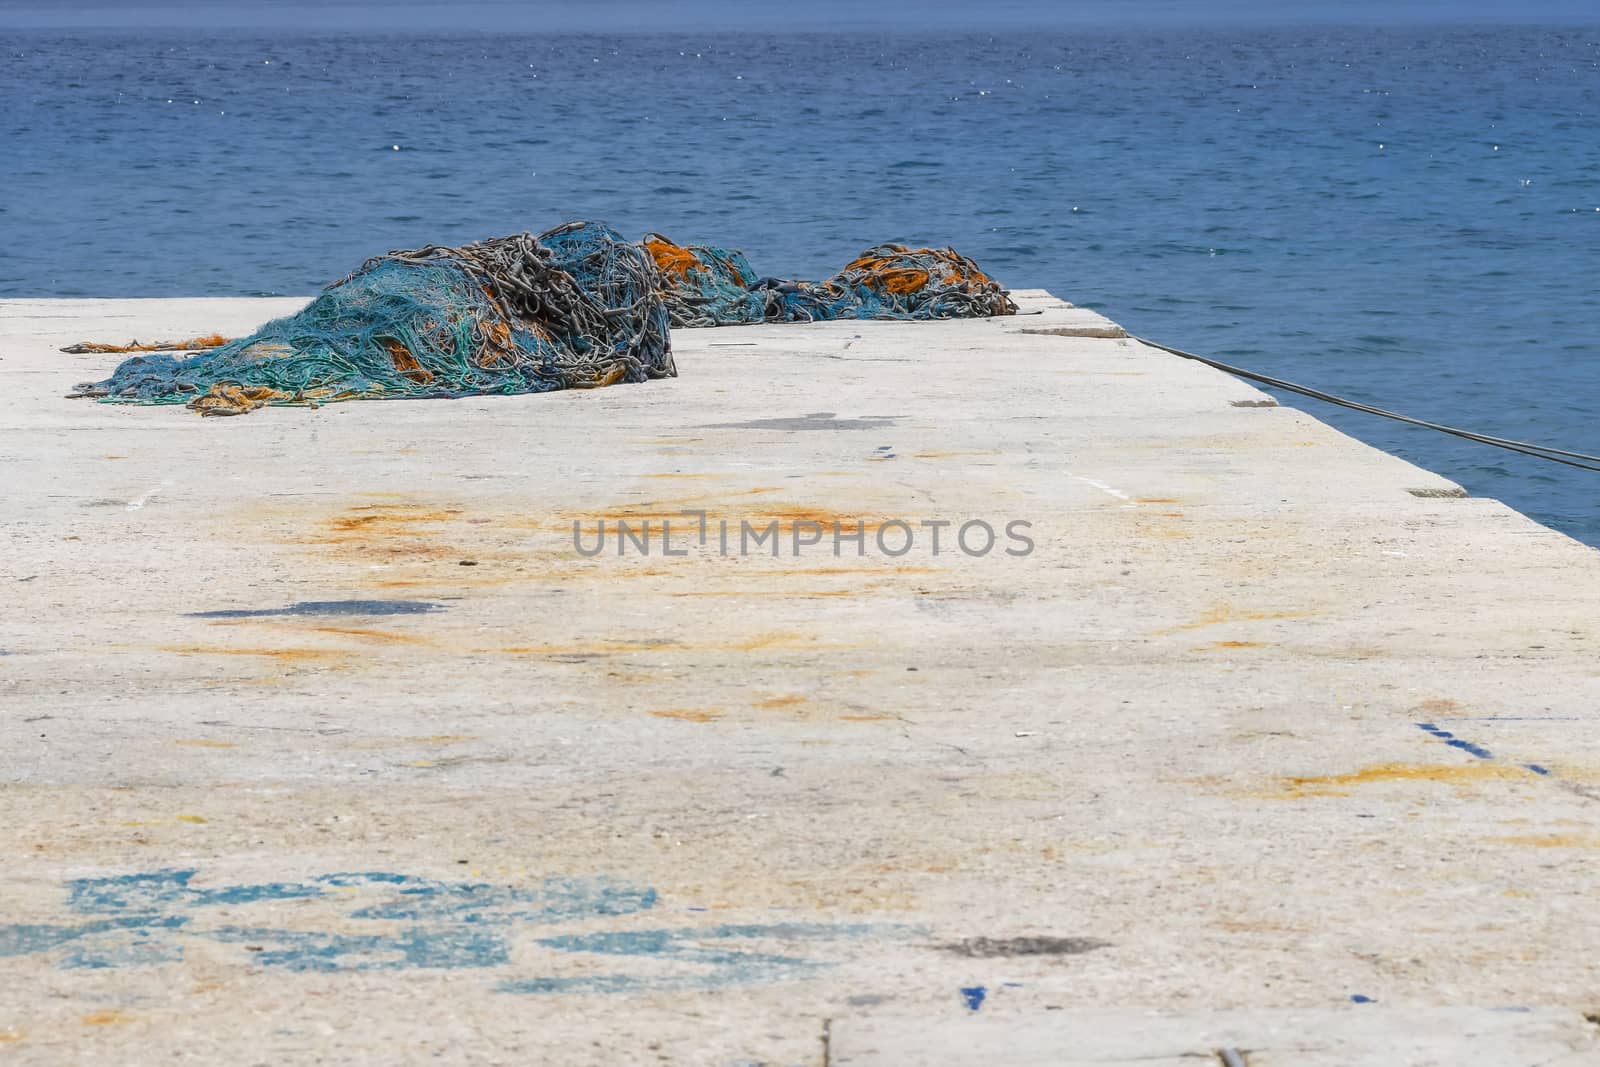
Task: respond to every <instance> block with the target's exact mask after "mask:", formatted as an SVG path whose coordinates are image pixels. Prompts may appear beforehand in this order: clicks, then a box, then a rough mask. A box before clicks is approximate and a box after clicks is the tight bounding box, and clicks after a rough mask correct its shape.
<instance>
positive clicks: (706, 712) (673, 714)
mask: <svg viewBox="0 0 1600 1067" xmlns="http://www.w3.org/2000/svg"><path fill="white" fill-rule="evenodd" d="M650 714H651V715H654V716H655V717H656V718H658V719H678V720H681V721H683V722H716V721H717V720H718V719H720V718H722V716H723V714H724V713H723V712H721V711H719V710H718V709H716V708H658V709H657V710H655V711H652V712H651V713H650Z"/></svg>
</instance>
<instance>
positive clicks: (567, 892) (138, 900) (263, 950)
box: [0, 868, 910, 993]
mask: <svg viewBox="0 0 1600 1067" xmlns="http://www.w3.org/2000/svg"><path fill="white" fill-rule="evenodd" d="M197 881H199V883H200V884H196V882H197ZM63 888H64V891H65V898H66V900H65V903H66V906H67V908H68V909H70V911H72V912H73V913H75V914H76V915H78V916H80V917H81V921H78V922H67V923H57V924H24V923H18V924H11V925H4V924H0V957H18V956H46V957H48V958H51V959H53V960H54V961H55V963H56V966H58V967H60V968H63V969H115V968H123V967H137V966H149V965H155V964H165V963H177V962H181V961H182V960H183V958H184V948H185V945H186V944H188V945H192V944H194V943H197V942H201V943H207V944H211V945H226V946H230V947H232V948H236V949H237V951H239V952H240V957H239V962H240V963H247V964H248V965H250V966H253V967H258V968H274V969H282V970H286V971H298V972H309V973H329V972H348V971H394V970H408V969H430V970H452V969H453V970H461V969H475V970H487V969H491V968H495V969H498V968H508V967H511V966H513V965H514V958H515V953H514V952H513V944H514V940H515V938H516V937H517V935H518V934H519V932H520V931H522V930H524V929H527V928H530V927H531V928H534V929H535V930H537V928H538V927H548V926H551V925H556V924H562V923H573V922H582V923H596V922H604V921H606V920H609V919H618V918H624V917H627V916H632V915H635V914H638V913H642V912H648V911H650V910H651V909H652V908H654V907H655V906H656V904H657V902H658V896H657V893H656V891H655V890H654V889H652V888H649V887H643V886H635V885H628V884H625V883H618V882H613V881H610V880H608V879H605V878H579V877H558V878H548V879H546V880H544V881H543V882H542V883H539V884H536V885H531V886H498V885H493V884H490V883H485V882H452V881H441V880H435V879H429V878H419V877H415V876H412V875H405V874H397V873H393V872H388V871H353V872H338V873H333V874H325V875H319V876H316V877H313V878H308V879H306V880H303V881H272V882H256V883H246V884H239V885H220V886H213V885H206V884H205V880H204V879H200V878H199V871H198V870H197V869H194V868H168V869H160V870H152V871H141V872H137V873H133V874H122V875H113V876H110V877H102V878H77V879H72V880H71V881H68V882H66V883H65V884H64V886H63ZM285 902H289V903H295V904H297V905H299V904H305V905H316V907H315V910H312V911H308V912H298V911H297V914H301V915H305V916H307V917H308V918H309V919H311V920H312V921H311V922H306V923H304V924H301V923H298V922H297V924H296V925H295V926H294V927H293V928H285V927H281V926H276V925H265V924H259V923H257V924H250V923H249V922H248V920H249V918H250V917H251V911H252V908H254V907H255V906H258V905H261V904H269V905H270V904H283V903H285ZM330 907H331V908H333V909H336V910H337V914H336V915H334V916H330V917H328V919H327V921H328V922H330V923H336V924H337V925H336V927H335V928H334V929H328V928H327V927H326V926H324V927H323V928H320V929H319V928H317V927H316V926H315V925H314V923H315V920H316V918H317V917H319V916H321V915H322V913H323V912H326V911H327V910H328V909H329V908H330ZM280 911H281V909H279V908H271V909H268V910H265V911H263V910H261V909H259V908H256V911H255V914H256V915H258V916H259V915H265V914H270V915H273V916H274V917H276V915H277V914H279V913H280ZM219 920H221V923H220V924H219V922H218V921H219ZM240 920H245V921H243V922H241V921H240ZM364 923H373V924H376V925H375V926H368V927H366V928H365V929H363V928H362V924H364ZM909 930H910V928H903V927H895V926H878V925H862V924H856V925H851V924H832V923H803V922H779V923H762V924H743V925H740V924H723V925H720V926H712V927H704V928H698V927H665V928H648V929H622V930H617V929H611V930H598V931H593V930H592V931H589V932H585V933H581V934H571V935H553V934H552V935H548V936H543V937H536V938H535V940H536V943H537V944H538V945H539V946H540V947H541V948H543V949H546V950H553V951H556V952H560V953H568V954H577V955H586V956H601V957H610V958H612V959H614V960H616V961H617V964H618V966H617V967H616V969H615V970H616V973H599V974H596V973H590V974H583V975H549V976H533V977H519V976H511V977H506V978H503V979H502V980H501V981H500V982H499V983H498V985H497V988H498V989H501V990H503V991H506V992H513V993H618V992H631V991H639V990H650V989H667V990H672V989H683V990H690V989H696V990H705V989H716V988H722V987H726V986H730V985H740V984H747V983H753V982H769V981H778V980H792V979H798V978H807V977H811V976H813V975H816V974H818V973H820V972H822V971H824V970H826V969H827V968H828V967H829V966H831V964H830V963H828V962H825V961H819V960H816V959H813V958H811V954H810V953H808V952H806V951H803V950H801V949H800V946H801V945H804V944H808V943H817V942H825V941H840V940H848V939H857V938H865V937H869V936H892V935H895V934H898V933H905V932H909ZM630 965H631V966H630Z"/></svg>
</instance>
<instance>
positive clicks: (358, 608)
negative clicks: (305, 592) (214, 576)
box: [184, 600, 444, 619]
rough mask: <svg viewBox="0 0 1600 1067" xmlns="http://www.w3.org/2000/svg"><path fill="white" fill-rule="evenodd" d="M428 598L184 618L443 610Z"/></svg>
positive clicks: (304, 604) (319, 603)
mask: <svg viewBox="0 0 1600 1067" xmlns="http://www.w3.org/2000/svg"><path fill="white" fill-rule="evenodd" d="M443 610H444V605H443V604H435V603H433V602H432V601H428V600H302V601H300V602H299V603H297V604H290V605H289V606H288V607H286V608H234V609H230V610H227V611H191V612H189V613H188V614H187V615H185V616H184V618H186V619H265V618H271V617H273V616H277V615H427V614H430V613H432V612H435V611H443Z"/></svg>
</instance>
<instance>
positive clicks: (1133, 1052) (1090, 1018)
mask: <svg viewBox="0 0 1600 1067" xmlns="http://www.w3.org/2000/svg"><path fill="white" fill-rule="evenodd" d="M1594 1029H1595V1028H1594V1025H1593V1024H1591V1023H1590V1022H1588V1021H1587V1020H1585V1019H1584V1018H1583V1017H1582V1016H1580V1015H1578V1014H1577V1013H1575V1012H1570V1011H1564V1010H1562V1009H1559V1008H1517V1009H1512V1010H1507V1009H1500V1010H1483V1009H1474V1008H1424V1009H1416V1008H1410V1009H1398V1010H1397V1009H1393V1008H1378V1007H1364V1008H1359V1009H1357V1008H1344V1009H1332V1010H1328V1009H1323V1010H1316V1009H1313V1010H1309V1011H1304V1010H1302V1011H1255V1012H1227V1013H1218V1014H1212V1015H1199V1016H1160V1015H1149V1014H1143V1015H1141V1014H1136V1013H1132V1012H1112V1013H1100V1014H1093V1013H1084V1014H1078V1015H1072V1014H1068V1013H1065V1012H1053V1013H1047V1014H1045V1015H1043V1016H1038V1017H1033V1018H1025V1019H1018V1018H1006V1017H980V1016H971V1017H968V1018H961V1017H954V1016H945V1017H943V1018H937V1019H933V1018H929V1017H927V1016H926V1015H922V1016H911V1017H903V1018H896V1017H893V1016H880V1017H867V1018H864V1019H845V1020H841V1021H839V1022H836V1023H834V1024H833V1025H832V1026H831V1027H830V1028H829V1033H828V1048H829V1052H830V1053H831V1059H830V1060H829V1061H828V1062H829V1063H830V1064H832V1065H834V1067H864V1065H870V1067H885V1065H887V1064H894V1065H895V1067H969V1065H972V1064H988V1063H993V1064H1005V1065H1006V1067H1093V1065H1100V1064H1130V1063H1134V1064H1138V1065H1139V1067H1228V1061H1227V1059H1226V1058H1225V1053H1228V1052H1231V1053H1232V1054H1233V1055H1234V1056H1236V1057H1238V1059H1237V1061H1236V1062H1240V1063H1245V1064H1248V1067H1394V1065H1395V1064H1411V1065H1421V1064H1427V1065H1428V1067H1509V1065H1512V1064H1522V1065H1527V1067H1532V1065H1535V1064H1537V1065H1539V1067H1578V1065H1580V1064H1592V1063H1594V1062H1595V1057H1596V1055H1597V1054H1600V1042H1597V1041H1596V1036H1595V1033H1594Z"/></svg>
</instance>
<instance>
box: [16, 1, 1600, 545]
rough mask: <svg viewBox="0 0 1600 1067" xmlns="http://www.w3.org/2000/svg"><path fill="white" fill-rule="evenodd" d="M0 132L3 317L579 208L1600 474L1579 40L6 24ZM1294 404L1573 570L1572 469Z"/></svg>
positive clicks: (1595, 274) (1599, 78)
mask: <svg viewBox="0 0 1600 1067" xmlns="http://www.w3.org/2000/svg"><path fill="white" fill-rule="evenodd" d="M997 21H998V20H997ZM0 131H3V142H0V147H3V151H0V232H3V233H4V235H5V252H6V254H5V255H4V256H3V257H0V296H37V295H46V296H103V297H121V296H168V295H200V294H204V295H254V294H302V293H305V294H309V293H311V292H313V291H314V290H316V289H317V288H319V287H320V286H322V285H323V284H325V283H326V282H328V281H330V280H332V279H334V278H337V277H339V276H341V275H342V274H344V273H345V272H346V271H348V270H349V269H350V268H352V267H353V266H355V265H356V264H357V263H359V262H360V261H361V260H362V259H363V258H365V257H366V256H368V255H370V254H373V253H376V252H382V251H385V250H388V249H390V248H398V247H414V246H417V245H422V244H427V243H454V242H460V241H466V240H470V239H475V238H480V237H485V236H489V235H493V234H501V233H509V232H514V231H519V230H526V229H532V230H541V229H544V228H547V227H549V226H551V225H554V224H556V223H559V222H562V221H564V220H567V219H571V218H579V217H587V218H599V219H604V220H606V221H608V222H610V223H611V224H612V225H613V226H616V227H617V228H619V229H621V230H622V231H624V232H626V233H629V234H632V235H638V234H641V233H643V232H644V231H646V230H659V231H662V232H664V233H666V234H668V235H669V236H671V237H672V238H674V239H676V240H679V241H684V242H688V241H708V242H713V243H718V244H727V245H733V246H737V247H741V248H743V249H745V250H746V251H747V252H748V253H749V255H750V257H751V259H752V261H753V262H754V264H755V266H756V268H757V269H758V270H760V271H761V272H763V273H767V274H776V275H790V276H816V275H822V274H826V273H830V272H831V271H832V270H833V269H835V268H837V267H838V266H839V265H841V264H842V263H843V262H844V261H845V260H846V259H848V258H849V257H851V256H852V255H853V254H854V253H856V252H857V251H859V250H860V249H862V248H864V247H866V246H868V245H871V244H875V243H878V242H882V241H903V242H907V243H912V244H923V243H927V244H950V245H954V246H955V247H956V248H957V249H958V250H960V251H961V252H963V253H965V254H967V255H970V256H972V257H974V258H976V259H977V260H978V261H979V263H980V264H982V265H983V266H984V267H985V268H987V269H988V270H990V272H991V273H993V274H995V275H997V276H998V277H999V278H1000V279H1001V280H1002V281H1003V282H1005V283H1007V284H1009V285H1011V286H1013V287H1017V288H1026V287H1046V288H1049V289H1051V290H1053V291H1054V292H1056V293H1058V294H1059V295H1061V296H1063V297H1066V298H1067V299H1069V300H1072V301H1074V302H1076V303H1080V304H1084V305H1087V306H1089V307H1093V308H1096V309H1098V310H1100V311H1102V312H1104V313H1105V314H1107V315H1109V316H1110V317H1112V318H1113V319H1116V320H1117V321H1119V322H1121V323H1123V324H1124V325H1126V326H1128V327H1129V328H1130V329H1132V330H1134V331H1135V332H1138V333H1142V334H1144V335H1147V336H1151V337H1154V338H1156V339H1158V340H1161V341H1164V342H1165V343H1168V344H1172V345H1176V346H1178V347H1181V348H1187V349H1190V350H1192V351H1198V352H1201V353H1205V354H1208V355H1212V356H1215V357H1217V358H1221V359H1225V360H1228V361H1231V362H1235V363H1238V364H1241V365H1244V366H1247V367H1251V368H1254V369H1257V370H1261V371H1264V372H1267V373H1270V374H1275V375H1280V376H1283V377H1287V378H1291V379H1295V380H1299V381H1302V382H1306V383H1309V384H1313V385H1316V386H1318V387H1321V388H1323V389H1326V390H1329V391H1332V392H1336V393H1343V394H1347V395H1349V396H1351V397H1354V398H1357V399H1360V400H1363V401H1366V402H1369V403H1375V404H1379V405H1383V406H1387V407H1393V408H1398V409H1401V410H1404V411H1406V412H1409V413H1411V414H1414V415H1418V416H1421V417H1425V418H1429V419H1434V420H1438V421H1443V422H1449V423H1453V424H1456V425H1462V426H1467V427H1471V428H1474V429H1478V430H1482V431H1486V432H1489V433H1494V434H1500V435H1504V436H1510V437H1519V438H1532V439H1535V440H1539V441H1544V442H1549V443H1553V444H1557V445H1560V446H1563V447H1567V448H1575V449H1580V450H1583V451H1588V452H1600V425H1597V420H1596V418H1595V414H1596V411H1597V407H1600V26H1586V27H1577V28H1572V27H1560V26H1534V27H1518V26H1507V25H1496V26H1480V27H1473V26H1451V25H1440V24H1435V25H1431V26H1425V27H1415V28H1406V27H1404V26H1392V25H1391V26H1384V27H1366V28H1343V27H1340V26H1337V25H1321V26H1315V27H1302V28H1297V29H1273V28H1263V27H1259V26H1258V27H1241V26H1234V27H1228V26H1212V27H1210V28H1189V29H1172V28H1166V29H1163V28H1157V27H1152V26H1145V27H1141V28H1134V29H1117V28H1114V27H1100V28H1085V27H1078V28H1070V29H1069V28H1056V29H1049V28H1037V29H1032V30H1029V31H1026V32H1020V31H1003V30H995V31H983V30H973V29H970V28H959V27H956V28H949V27H946V28H942V29H940V30H939V31H938V32H910V31H895V30H890V29H871V28H859V29H854V30H851V31H849V32H832V33H830V32H799V31H787V30H781V29H766V30H750V31H744V32H717V31H713V30H702V31H696V32H692V33H668V32H656V31H653V30H640V31H636V32H628V33H622V34H538V33H516V34H506V33H470V34H456V35H450V34H446V33H440V32H431V33H420V32H402V33H395V34H393V35H390V36H374V35H370V34H362V33H355V32H346V33H319V34H316V35H296V34H295V33H294V32H292V31H289V30H275V31H271V32H266V31H251V30H247V29H235V30H221V29H218V30H211V31H199V30H189V31H158V30H144V31H134V30H130V31H127V32H80V31H73V32H63V31H60V30H48V29H44V30H34V31H16V32H6V33H0ZM205 325H206V324H205V323H196V324H195V326H196V328H197V329H200V328H203V327H205ZM106 340H115V339H114V338H106ZM685 372H686V373H691V374H692V373H693V368H692V367H689V368H685ZM1293 402H1295V403H1298V404H1300V405H1301V406H1303V407H1305V408H1306V409H1307V410H1309V411H1311V412H1312V413H1313V414H1315V415H1317V416H1318V417H1320V418H1324V419H1326V420H1328V421H1330V422H1332V423H1334V424H1335V425H1337V426H1339V427H1340V428H1341V429H1343V430H1345V431H1347V432H1349V433H1351V434H1354V435H1355V436H1357V437H1360V438H1362V439H1363V440H1366V441H1368V442H1371V443H1372V444H1374V445H1377V446H1378V447H1380V448H1384V449H1387V450H1390V451H1393V452H1396V453H1398V454H1400V455H1402V456H1405V457H1406V458H1408V459H1410V460H1413V461H1415V462H1417V463H1419V464H1421V465H1423V466H1426V467H1429V468H1432V469H1434V470H1437V471H1439V472H1441V473H1443V474H1445V475H1446V476H1448V477H1450V478H1453V479H1455V480H1457V481H1459V482H1460V483H1462V484H1463V485H1465V486H1466V487H1467V488H1468V489H1469V490H1470V491H1472V492H1473V493H1474V494H1479V495H1488V496H1495V497H1499V498H1500V499H1502V500H1505V501H1506V502H1508V503H1510V504H1511V505H1513V506H1514V507H1517V508H1519V509H1521V510H1523V511H1525V512H1527V513H1529V514H1530V515H1532V516H1534V517H1535V518H1537V519H1539V520H1540V521H1542V522H1545V523H1548V524H1549V525H1551V526H1554V527H1556V528H1557V529H1560V530H1564V531H1566V532H1567V533H1569V534H1571V535H1572V536H1574V537H1578V538H1580V539H1582V540H1585V541H1587V542H1589V543H1591V544H1600V491H1597V490H1600V474H1594V473H1589V472H1585V471H1579V470H1572V469H1569V468H1563V467H1557V466H1554V465H1551V464H1547V463H1543V462H1539V461H1536V460H1532V459H1525V458H1523V457H1520V456H1516V455H1512V454H1510V453H1507V452H1503V451H1499V450H1496V449H1491V448H1487V447H1483V446H1480V445H1474V444H1469V443H1467V442H1463V441H1459V440H1454V439H1451V438H1448V437H1444V436H1441V435H1438V434H1434V433H1431V432H1429V431H1426V430H1420V429H1414V428H1408V427H1404V426H1400V425H1396V424H1393V423H1389V422H1386V421H1382V420H1378V419H1374V418H1371V417H1368V416H1364V415H1358V414H1354V413H1350V412H1345V411H1342V410H1339V409H1333V408H1328V407H1326V406H1323V405H1320V404H1318V403H1316V402H1315V401H1310V400H1305V401H1293ZM1299 458H1301V457H1297V459H1299Z"/></svg>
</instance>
